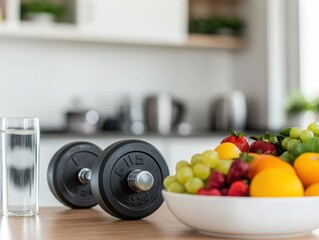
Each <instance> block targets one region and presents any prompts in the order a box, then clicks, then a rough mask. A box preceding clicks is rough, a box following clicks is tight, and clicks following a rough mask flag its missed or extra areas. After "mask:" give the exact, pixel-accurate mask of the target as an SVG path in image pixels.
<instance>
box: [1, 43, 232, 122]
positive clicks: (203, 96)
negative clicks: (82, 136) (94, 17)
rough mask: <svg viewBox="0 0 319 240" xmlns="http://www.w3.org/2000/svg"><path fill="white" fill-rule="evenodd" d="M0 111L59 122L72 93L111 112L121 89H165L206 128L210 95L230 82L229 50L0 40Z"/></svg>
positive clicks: (138, 91)
mask: <svg viewBox="0 0 319 240" xmlns="http://www.w3.org/2000/svg"><path fill="white" fill-rule="evenodd" d="M0 56H1V58H0V69H1V74H0V87H1V94H0V115H1V116H22V115H25V116H26V115H35V116H39V117H40V120H41V123H42V126H44V127H57V126H58V125H59V124H63V120H64V118H63V113H64V112H65V111H66V110H67V109H68V108H69V107H71V102H72V99H74V98H76V97H81V98H82V100H83V103H85V105H86V106H88V107H93V108H97V109H98V110H100V111H101V113H102V114H104V115H106V114H114V112H115V110H116V107H117V105H118V102H119V100H120V98H122V97H123V95H125V94H133V95H141V96H142V95H144V94H145V93H148V92H156V91H161V90H163V91H169V92H171V93H172V94H173V95H175V96H176V97H178V98H180V99H181V100H184V101H185V102H186V103H187V107H188V113H189V115H188V118H187V120H188V121H190V122H191V123H196V126H198V127H199V128H203V127H206V126H208V108H209V102H210V100H211V99H213V98H215V97H216V95H218V94H220V93H223V92H227V91H228V89H230V88H231V87H232V76H233V74H232V56H233V52H231V51H228V50H207V49H186V48H171V47H154V46H150V47H143V46H125V45H108V44H86V43H71V42H68V43H67V42H53V41H32V40H22V39H20V40H18V39H9V38H8V39H0Z"/></svg>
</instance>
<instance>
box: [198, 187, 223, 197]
mask: <svg viewBox="0 0 319 240" xmlns="http://www.w3.org/2000/svg"><path fill="white" fill-rule="evenodd" d="M196 194H197V195H206V196H221V195H222V194H221V192H220V191H219V190H218V189H217V188H213V189H206V188H200V189H198V191H197V193H196Z"/></svg>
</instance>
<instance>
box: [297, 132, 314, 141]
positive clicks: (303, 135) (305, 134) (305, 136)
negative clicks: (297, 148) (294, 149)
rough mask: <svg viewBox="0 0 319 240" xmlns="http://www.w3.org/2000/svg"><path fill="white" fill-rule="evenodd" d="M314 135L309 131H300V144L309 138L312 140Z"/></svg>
mask: <svg viewBox="0 0 319 240" xmlns="http://www.w3.org/2000/svg"><path fill="white" fill-rule="evenodd" d="M314 136H315V135H314V134H313V132H312V131H310V130H302V132H301V133H300V139H301V141H302V142H307V141H308V140H309V139H310V138H313V137H314Z"/></svg>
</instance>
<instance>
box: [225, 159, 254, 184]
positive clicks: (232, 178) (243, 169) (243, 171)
mask: <svg viewBox="0 0 319 240" xmlns="http://www.w3.org/2000/svg"><path fill="white" fill-rule="evenodd" d="M249 171H250V165H249V164H248V163H246V162H244V161H243V160H241V159H237V160H234V161H233V163H232V164H231V166H230V168H229V171H228V174H227V183H228V184H232V183H233V182H236V181H238V180H244V179H246V178H247V175H248V173H249Z"/></svg>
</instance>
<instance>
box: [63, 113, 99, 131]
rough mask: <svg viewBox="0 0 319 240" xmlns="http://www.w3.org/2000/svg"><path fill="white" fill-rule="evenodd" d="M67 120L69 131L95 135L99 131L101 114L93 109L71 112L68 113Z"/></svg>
mask: <svg viewBox="0 0 319 240" xmlns="http://www.w3.org/2000/svg"><path fill="white" fill-rule="evenodd" d="M66 120H67V130H68V131H70V132H76V133H84V134H93V133H95V132H96V131H97V129H98V123H99V120H100V114H99V113H98V112H97V111H95V110H93V109H89V110H79V111H69V112H67V113H66Z"/></svg>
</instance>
